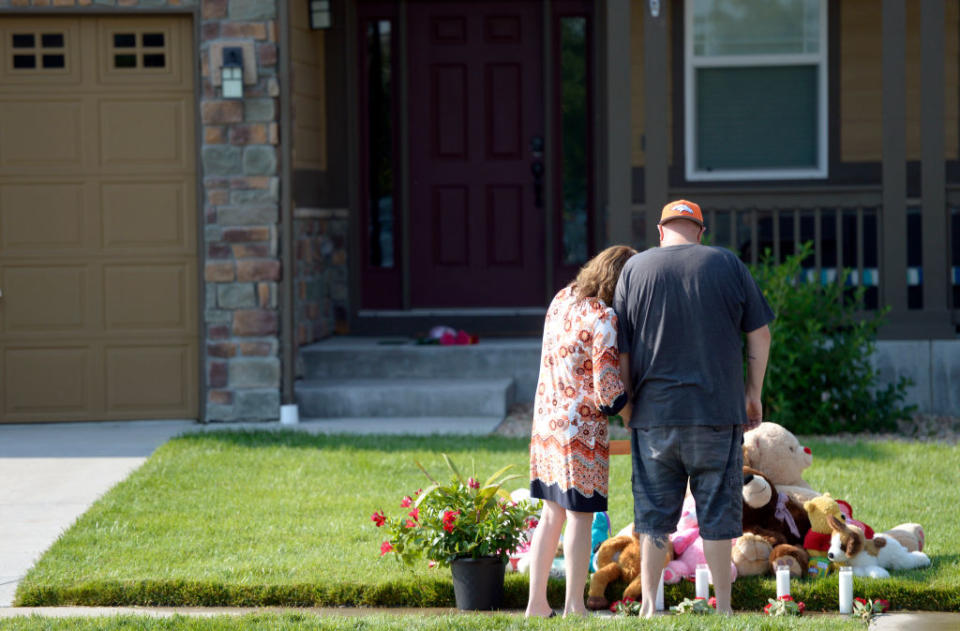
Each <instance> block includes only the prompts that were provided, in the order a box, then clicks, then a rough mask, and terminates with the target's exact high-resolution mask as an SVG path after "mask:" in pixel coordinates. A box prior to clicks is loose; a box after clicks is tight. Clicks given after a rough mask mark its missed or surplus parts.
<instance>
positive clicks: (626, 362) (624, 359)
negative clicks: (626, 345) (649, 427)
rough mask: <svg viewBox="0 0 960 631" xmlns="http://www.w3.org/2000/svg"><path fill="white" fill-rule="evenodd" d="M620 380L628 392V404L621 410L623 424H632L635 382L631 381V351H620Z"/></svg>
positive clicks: (624, 389) (625, 425)
mask: <svg viewBox="0 0 960 631" xmlns="http://www.w3.org/2000/svg"><path fill="white" fill-rule="evenodd" d="M620 381H622V382H623V391H624V392H626V393H627V404H626V405H625V406H624V407H623V409H622V410H620V418H621V419H623V426H624V427H628V426H629V425H630V417H631V416H632V415H633V383H632V382H631V381H630V353H624V352H622V351H621V353H620Z"/></svg>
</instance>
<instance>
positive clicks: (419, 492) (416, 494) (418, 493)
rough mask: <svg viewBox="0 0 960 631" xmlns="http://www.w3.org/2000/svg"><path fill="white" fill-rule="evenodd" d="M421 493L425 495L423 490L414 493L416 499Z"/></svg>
mask: <svg viewBox="0 0 960 631" xmlns="http://www.w3.org/2000/svg"><path fill="white" fill-rule="evenodd" d="M421 493H423V489H417V492H416V493H414V494H413V496H414V497H417V496H418V495H420V494H421Z"/></svg>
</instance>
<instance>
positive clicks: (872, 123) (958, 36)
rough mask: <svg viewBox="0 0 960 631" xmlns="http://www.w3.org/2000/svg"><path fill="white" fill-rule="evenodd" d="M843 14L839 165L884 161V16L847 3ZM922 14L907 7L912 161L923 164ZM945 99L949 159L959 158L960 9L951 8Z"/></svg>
mask: <svg viewBox="0 0 960 631" xmlns="http://www.w3.org/2000/svg"><path fill="white" fill-rule="evenodd" d="M838 5H839V10H840V69H839V72H840V120H841V138H840V159H841V161H842V162H879V161H880V160H881V159H882V154H883V146H882V121H883V116H882V101H883V99H882V98H881V90H882V88H883V81H882V76H881V74H882V67H881V63H880V60H881V56H882V47H883V39H882V38H881V36H880V33H881V30H882V20H883V13H882V12H881V11H879V10H878V7H877V3H876V2H874V1H873V0H843V2H840V3H838ZM920 9H921V3H919V2H908V3H907V33H906V36H907V45H906V48H907V59H906V64H907V86H906V87H907V94H906V97H907V113H906V114H907V159H908V160H919V159H920V104H921V94H920V75H921V72H920ZM943 28H944V34H945V41H944V46H945V49H946V50H945V57H946V59H945V64H944V74H945V75H946V76H945V86H944V88H945V90H944V91H945V93H946V99H945V102H944V112H945V114H946V118H945V121H944V123H945V129H944V135H945V141H946V158H947V159H948V160H956V159H957V158H958V153H960V128H958V123H960V68H958V64H960V5H958V4H957V3H956V2H947V3H946V19H945V20H944V25H943Z"/></svg>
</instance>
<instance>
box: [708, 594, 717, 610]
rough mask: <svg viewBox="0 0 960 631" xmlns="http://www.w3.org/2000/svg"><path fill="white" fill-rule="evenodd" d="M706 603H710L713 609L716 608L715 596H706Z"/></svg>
mask: <svg viewBox="0 0 960 631" xmlns="http://www.w3.org/2000/svg"><path fill="white" fill-rule="evenodd" d="M707 604H708V605H710V606H711V607H713V608H714V609H716V608H717V597H716V596H711V597H710V598H708V599H707Z"/></svg>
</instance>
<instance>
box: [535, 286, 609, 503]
mask: <svg viewBox="0 0 960 631" xmlns="http://www.w3.org/2000/svg"><path fill="white" fill-rule="evenodd" d="M626 402H627V394H626V392H625V391H624V387H623V382H622V381H621V380H620V360H619V354H618V352H617V315H616V313H614V311H613V309H610V308H609V307H607V306H606V305H605V304H604V303H603V301H602V300H600V299H599V298H586V299H583V300H577V299H576V296H575V294H574V291H573V288H572V286H568V287H565V288H564V289H562V290H560V293H558V294H557V295H556V296H555V297H554V299H553V301H552V302H551V303H550V308H549V309H548V310H547V317H546V321H545V322H544V325H543V351H542V354H541V358H540V379H539V382H538V384H537V397H536V402H535V404H534V414H533V435H532V437H531V440H530V494H531V495H532V496H533V497H539V498H542V499H547V500H551V501H554V502H557V503H558V504H560V505H561V506H562V507H564V508H565V509H567V510H573V511H579V512H600V511H605V510H607V482H608V477H609V457H610V454H609V450H610V439H609V435H608V433H607V415H610V414H616V413H617V412H619V411H620V409H621V408H622V407H623V406H624V405H625V404H626Z"/></svg>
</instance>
